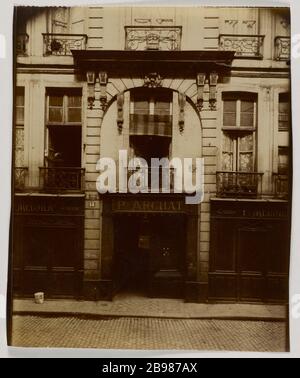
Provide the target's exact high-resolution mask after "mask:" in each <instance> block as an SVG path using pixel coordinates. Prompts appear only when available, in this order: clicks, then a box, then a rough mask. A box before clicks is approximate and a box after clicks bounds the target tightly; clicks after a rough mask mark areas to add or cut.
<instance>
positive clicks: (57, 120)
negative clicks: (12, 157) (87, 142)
mask: <svg viewBox="0 0 300 378" xmlns="http://www.w3.org/2000/svg"><path fill="white" fill-rule="evenodd" d="M81 103H82V95H81V89H80V90H79V89H70V90H68V89H48V91H47V129H46V130H47V155H46V157H47V165H48V167H80V166H81V154H82V146H81V143H82V135H81V120H82V119H81V118H82V111H81Z"/></svg>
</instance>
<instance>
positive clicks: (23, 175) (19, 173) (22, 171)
mask: <svg viewBox="0 0 300 378" xmlns="http://www.w3.org/2000/svg"><path fill="white" fill-rule="evenodd" d="M14 176H15V177H14V188H15V191H16V192H22V191H23V190H24V189H25V187H26V180H27V177H28V168H27V167H16V168H15V169H14Z"/></svg>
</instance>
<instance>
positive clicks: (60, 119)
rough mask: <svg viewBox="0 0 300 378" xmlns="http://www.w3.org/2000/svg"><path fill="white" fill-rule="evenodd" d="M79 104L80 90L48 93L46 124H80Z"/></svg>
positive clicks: (80, 100) (80, 99)
mask: <svg viewBox="0 0 300 378" xmlns="http://www.w3.org/2000/svg"><path fill="white" fill-rule="evenodd" d="M81 102H82V96H81V90H80V91H78V90H72V91H70V92H64V91H62V90H56V91H50V92H49V93H48V123H49V124H51V123H52V124H61V125H64V124H81Z"/></svg>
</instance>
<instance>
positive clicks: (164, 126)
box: [130, 90, 172, 138]
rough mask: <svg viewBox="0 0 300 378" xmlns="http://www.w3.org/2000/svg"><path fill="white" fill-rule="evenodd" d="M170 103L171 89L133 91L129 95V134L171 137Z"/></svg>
mask: <svg viewBox="0 0 300 378" xmlns="http://www.w3.org/2000/svg"><path fill="white" fill-rule="evenodd" d="M171 104H172V92H171V91H164V90H162V91H160V90H156V91H151V92H150V91H148V90H146V91H140V90H138V91H134V92H133V93H132V97H131V114H130V134H131V135H144V136H145V135H151V136H161V137H170V138H171V137H172V106H171Z"/></svg>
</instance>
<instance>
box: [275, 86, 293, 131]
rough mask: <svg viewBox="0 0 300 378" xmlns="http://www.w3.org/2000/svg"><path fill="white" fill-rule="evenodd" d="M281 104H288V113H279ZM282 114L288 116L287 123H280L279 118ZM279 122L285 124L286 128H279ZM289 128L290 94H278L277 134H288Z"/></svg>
mask: <svg viewBox="0 0 300 378" xmlns="http://www.w3.org/2000/svg"><path fill="white" fill-rule="evenodd" d="M281 103H287V104H288V106H289V111H288V113H282V112H280V104H281ZM282 114H284V115H287V116H288V119H287V121H282V120H281V119H280V116H281V115H282ZM281 122H286V123H287V127H281V126H280V124H281ZM291 126H292V123H291V94H290V93H289V92H283V93H279V97H278V132H279V133H281V132H290V130H291Z"/></svg>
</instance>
